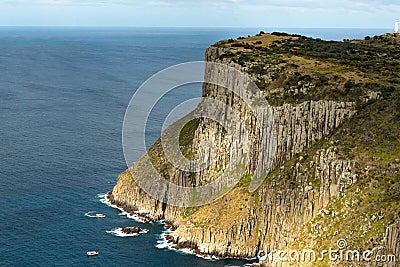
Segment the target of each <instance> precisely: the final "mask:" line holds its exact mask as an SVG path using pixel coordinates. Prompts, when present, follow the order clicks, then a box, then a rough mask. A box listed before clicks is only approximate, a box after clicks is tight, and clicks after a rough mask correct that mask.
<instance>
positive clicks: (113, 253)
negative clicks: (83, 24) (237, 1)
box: [0, 27, 390, 267]
mask: <svg viewBox="0 0 400 267" xmlns="http://www.w3.org/2000/svg"><path fill="white" fill-rule="evenodd" d="M260 30H264V31H265V32H272V31H286V32H290V33H300V34H304V35H308V36H313V37H319V38H322V39H328V40H342V39H353V38H363V37H364V36H366V35H370V36H373V35H377V34H382V33H386V32H390V29H268V28H259V29H244V28H242V29H236V28H221V29H217V28H213V29H206V28H204V29H203V28H43V27H42V28H29V27H0V125H1V127H0V137H1V138H0V140H1V141H0V142H1V146H0V147H1V149H0V159H1V160H0V181H1V183H0V195H1V200H0V203H1V206H0V207H1V212H0V266H166V267H167V266H212V267H213V266H237V265H243V264H246V263H249V262H251V261H247V260H234V259H221V260H210V259H203V258H199V257H197V256H196V255H191V254H188V253H184V252H177V251H172V250H169V249H168V248H166V247H165V246H163V244H162V243H160V242H161V241H160V240H161V239H160V235H161V234H162V231H163V227H162V225H161V224H143V223H140V222H137V221H135V220H132V219H130V218H128V217H127V216H126V215H125V214H123V213H121V211H119V210H117V209H114V208H112V207H109V206H107V205H105V204H104V203H102V202H101V199H102V197H103V195H104V194H105V193H107V192H109V191H111V190H112V188H113V186H114V185H115V183H116V181H117V176H118V174H119V173H121V172H122V171H124V170H125V169H126V164H125V160H124V156H123V152H122V145H121V132H122V122H123V118H124V113H125V109H126V107H127V105H128V104H129V101H130V99H131V97H132V95H133V94H134V92H135V90H136V89H137V88H138V87H139V86H140V85H141V84H142V83H143V82H144V81H145V80H146V79H148V78H150V77H151V76H152V75H153V74H155V73H157V72H158V71H161V70H162V69H164V68H166V67H169V66H172V65H174V64H179V63H183V62H188V61H197V60H203V59H204V52H205V49H206V48H207V47H208V46H210V45H211V44H213V43H215V42H216V41H218V40H221V39H227V38H236V37H239V36H247V35H249V34H250V35H254V34H256V33H258V32H259V31H260ZM200 95H201V86H200V85H192V86H186V87H184V88H182V90H177V91H176V92H173V93H171V94H170V95H167V96H165V98H164V99H163V101H162V105H158V107H156V109H155V111H154V114H153V116H151V117H150V122H149V125H150V130H149V132H148V135H149V136H148V138H149V140H150V141H154V140H156V138H157V137H158V136H159V134H160V129H161V128H160V125H161V123H162V121H163V120H162V118H164V117H165V114H166V112H168V111H169V110H171V109H172V108H173V107H174V106H176V105H177V104H178V103H182V102H183V101H185V100H187V99H191V98H194V97H199V96H200ZM138 156H140V155H138ZM95 213H104V214H105V215H106V216H107V217H106V218H104V219H97V218H93V217H91V216H92V215H93V214H95ZM126 226H139V227H141V228H143V229H146V230H147V232H146V233H142V234H140V235H137V236H132V237H120V236H116V235H114V234H113V233H114V232H113V230H115V229H117V228H120V227H126ZM157 246H158V247H157ZM91 250H95V251H98V252H99V253H100V255H99V256H97V257H87V256H86V252H87V251H91Z"/></svg>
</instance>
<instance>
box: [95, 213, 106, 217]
mask: <svg viewBox="0 0 400 267" xmlns="http://www.w3.org/2000/svg"><path fill="white" fill-rule="evenodd" d="M105 217H106V215H104V214H103V213H97V214H96V218H105Z"/></svg>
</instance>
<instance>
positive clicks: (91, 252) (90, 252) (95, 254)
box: [86, 251, 99, 256]
mask: <svg viewBox="0 0 400 267" xmlns="http://www.w3.org/2000/svg"><path fill="white" fill-rule="evenodd" d="M86 255H88V256H97V255H99V253H98V252H97V251H88V252H86Z"/></svg>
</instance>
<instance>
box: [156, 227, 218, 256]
mask: <svg viewBox="0 0 400 267" xmlns="http://www.w3.org/2000/svg"><path fill="white" fill-rule="evenodd" d="M171 233H172V231H171V230H165V231H163V232H162V233H161V235H160V239H159V240H157V245H156V246H155V247H156V248H159V249H169V250H171V251H175V252H178V253H182V254H188V255H195V256H196V257H199V258H202V259H206V260H211V261H216V260H219V258H217V257H215V256H205V255H200V254H197V253H196V252H194V251H193V250H192V249H189V248H181V249H177V248H174V246H173V245H174V244H171V243H170V242H168V240H167V239H166V235H167V234H171Z"/></svg>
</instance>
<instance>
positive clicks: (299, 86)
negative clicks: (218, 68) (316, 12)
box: [216, 32, 400, 105]
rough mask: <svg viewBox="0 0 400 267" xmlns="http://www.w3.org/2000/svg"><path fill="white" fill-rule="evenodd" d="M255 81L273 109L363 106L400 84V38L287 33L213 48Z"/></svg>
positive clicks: (243, 40) (275, 33)
mask: <svg viewBox="0 0 400 267" xmlns="http://www.w3.org/2000/svg"><path fill="white" fill-rule="evenodd" d="M216 46H219V47H225V48H227V51H226V53H225V54H222V55H221V56H220V60H231V61H233V62H235V63H237V64H239V65H241V66H242V67H245V68H246V69H247V72H248V73H250V74H252V75H253V76H255V77H256V78H257V81H256V83H257V85H258V87H259V88H260V89H261V90H264V91H265V92H266V95H267V100H268V101H269V103H270V104H272V105H282V104H283V103H292V104H295V103H301V102H304V101H309V100H322V99H324V100H336V101H338V100H340V101H351V102H357V104H359V105H360V104H361V103H363V102H365V100H366V99H367V98H368V97H369V96H370V94H371V92H375V93H376V94H377V95H381V94H384V95H389V94H391V92H393V91H394V90H395V89H396V88H399V86H400V76H399V73H400V49H399V48H400V38H399V37H396V36H393V35H389V34H388V35H383V36H375V37H373V38H366V40H362V41H361V40H358V41H350V40H347V41H344V42H336V41H323V40H321V39H313V38H309V37H304V36H300V35H290V34H286V33H277V32H274V33H272V34H264V33H260V34H258V35H257V36H255V37H250V38H245V39H243V38H241V39H240V40H239V39H238V40H232V39H231V40H229V41H222V42H219V43H217V44H216Z"/></svg>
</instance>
